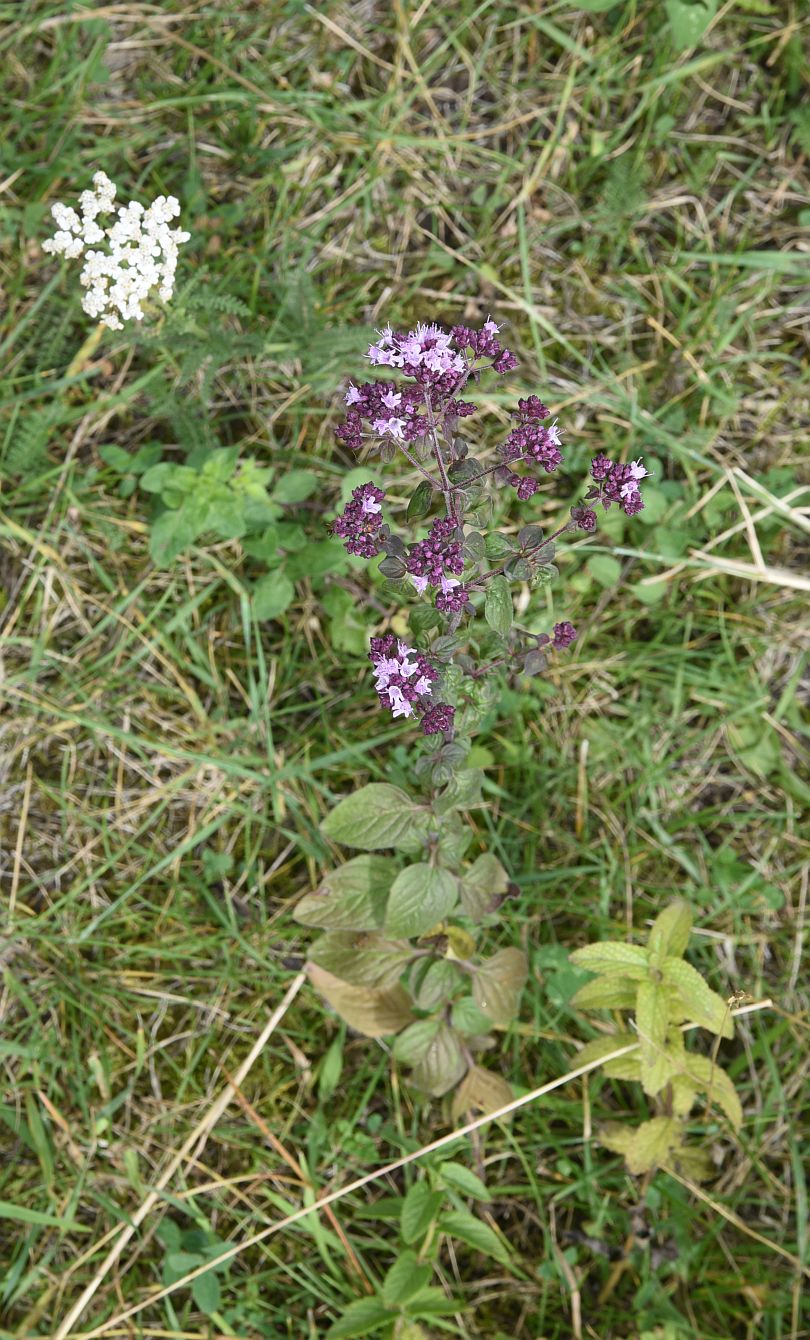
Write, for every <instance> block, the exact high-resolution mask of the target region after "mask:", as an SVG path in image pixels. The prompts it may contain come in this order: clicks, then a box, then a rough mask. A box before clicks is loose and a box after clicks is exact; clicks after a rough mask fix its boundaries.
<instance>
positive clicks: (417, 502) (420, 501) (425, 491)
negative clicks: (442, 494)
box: [405, 479, 435, 521]
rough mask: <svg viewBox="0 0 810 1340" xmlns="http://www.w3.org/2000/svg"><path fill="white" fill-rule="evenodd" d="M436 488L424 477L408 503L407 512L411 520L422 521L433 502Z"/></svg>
mask: <svg viewBox="0 0 810 1340" xmlns="http://www.w3.org/2000/svg"><path fill="white" fill-rule="evenodd" d="M434 492H435V489H434V488H433V485H432V484H431V483H430V482H429V480H427V479H423V480H422V482H421V483H420V484H417V486H416V488H415V489H414V491H413V493H412V494H411V497H410V501H409V503H408V510H407V512H406V513H405V515H406V517H407V518H408V520H409V521H421V519H422V517H423V516H427V514H428V512H429V511H430V508H431V506H432V503H433V494H434Z"/></svg>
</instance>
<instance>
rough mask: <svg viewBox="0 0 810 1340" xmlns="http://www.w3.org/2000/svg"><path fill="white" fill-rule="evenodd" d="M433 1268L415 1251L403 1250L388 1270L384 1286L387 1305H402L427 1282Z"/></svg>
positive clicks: (393, 1306)
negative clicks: (418, 1256)
mask: <svg viewBox="0 0 810 1340" xmlns="http://www.w3.org/2000/svg"><path fill="white" fill-rule="evenodd" d="M432 1273H433V1268H432V1266H431V1265H430V1263H429V1262H427V1261H420V1260H419V1259H418V1258H417V1256H416V1253H415V1252H411V1251H404V1252H401V1253H400V1255H399V1256H398V1258H397V1260H396V1261H395V1262H394V1264H393V1265H392V1267H391V1269H390V1270H389V1271H388V1274H387V1275H386V1277H385V1279H384V1280H383V1286H382V1300H383V1302H384V1303H385V1305H386V1307H391V1308H395V1307H401V1306H402V1304H403V1303H407V1302H408V1300H409V1299H410V1298H413V1296H414V1294H417V1293H419V1290H420V1289H423V1288H424V1286H425V1285H426V1284H427V1282H428V1280H429V1279H430V1277H431V1275H432Z"/></svg>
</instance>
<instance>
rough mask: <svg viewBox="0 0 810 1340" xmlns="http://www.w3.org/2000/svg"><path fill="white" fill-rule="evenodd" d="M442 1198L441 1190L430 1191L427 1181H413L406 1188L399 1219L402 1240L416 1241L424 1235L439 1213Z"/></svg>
mask: <svg viewBox="0 0 810 1340" xmlns="http://www.w3.org/2000/svg"><path fill="white" fill-rule="evenodd" d="M442 1200H443V1196H442V1193H441V1191H431V1189H430V1187H429V1186H428V1184H427V1182H414V1184H413V1186H412V1187H409V1188H408V1191H407V1194H406V1196H405V1199H404V1201H403V1202H402V1213H401V1215H400V1220H399V1231H400V1233H401V1234H402V1240H403V1242H407V1243H411V1242H416V1241H417V1239H418V1238H421V1237H423V1236H424V1234H425V1233H426V1232H427V1230H428V1229H429V1227H430V1225H431V1223H432V1222H433V1220H434V1219H435V1217H436V1215H437V1214H438V1213H439V1210H440V1208H441V1204H442Z"/></svg>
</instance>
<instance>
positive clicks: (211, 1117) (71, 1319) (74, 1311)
mask: <svg viewBox="0 0 810 1340" xmlns="http://www.w3.org/2000/svg"><path fill="white" fill-rule="evenodd" d="M305 981H306V976H305V974H304V973H303V972H299V974H298V976H297V977H295V978H293V980H292V982H291V983H290V985H289V987H288V989H287V991H286V993H285V995H284V999H283V1000H282V1002H281V1004H280V1005H278V1006H277V1008H276V1009H275V1010H274V1011H273V1013H272V1014H271V1015H270V1018H269V1019H268V1020H267V1023H266V1024H265V1026H264V1028H263V1029H262V1031H261V1033H260V1034H259V1036H258V1038H257V1039H256V1041H255V1043H254V1044H253V1046H252V1047H251V1049H250V1051H249V1052H248V1054H247V1056H246V1057H245V1059H244V1061H243V1062H242V1064H241V1065H240V1067H239V1069H238V1070H237V1072H236V1075H235V1076H234V1078H235V1080H236V1084H237V1085H241V1084H242V1083H243V1082H244V1080H245V1077H246V1076H247V1074H248V1072H249V1071H250V1069H251V1067H252V1066H253V1063H254V1062H255V1061H256V1059H257V1058H258V1057H259V1056H260V1055H261V1053H262V1051H263V1049H264V1047H265V1044H266V1043H267V1040H268V1038H269V1037H270V1035H271V1034H272V1033H273V1032H274V1031H275V1029H276V1028H277V1026H278V1024H279V1023H280V1022H281V1020H282V1019H283V1018H284V1015H285V1014H286V1013H287V1010H288V1009H289V1008H290V1006H291V1005H292V1003H293V1001H294V1000H295V997H296V996H297V995H298V992H299V991H300V990H301V987H302V986H303V985H304V982H305ZM234 1092H235V1089H234V1086H233V1085H232V1084H231V1083H230V1082H229V1083H228V1084H227V1085H226V1086H225V1088H224V1089H223V1090H222V1093H221V1094H220V1095H219V1097H218V1098H216V1099H215V1100H214V1102H213V1103H212V1104H211V1106H210V1108H209V1109H208V1111H207V1112H206V1114H205V1116H204V1117H202V1119H201V1120H200V1121H198V1122H197V1125H196V1126H195V1127H194V1130H193V1131H192V1132H191V1135H190V1136H189V1137H188V1139H187V1140H186V1141H185V1143H184V1144H183V1145H182V1147H181V1148H180V1149H179V1150H178V1152H177V1153H176V1154H175V1156H174V1158H173V1159H172V1160H171V1161H170V1162H169V1164H168V1165H167V1166H166V1168H165V1169H164V1171H163V1172H162V1173H161V1175H160V1177H159V1178H158V1180H157V1182H156V1183H155V1186H154V1188H153V1190H152V1191H150V1192H149V1195H148V1196H147V1197H146V1199H145V1200H144V1201H143V1202H142V1203H141V1205H140V1207H139V1208H138V1209H137V1210H136V1211H135V1213H134V1214H133V1216H132V1218H131V1220H130V1222H129V1223H128V1224H126V1225H124V1227H123V1228H122V1230H121V1234H120V1236H119V1237H118V1239H117V1240H116V1242H115V1243H114V1244H113V1246H112V1247H111V1249H110V1251H109V1252H108V1253H107V1255H106V1256H105V1258H104V1260H103V1262H102V1263H101V1265H100V1266H99V1268H98V1270H97V1271H96V1274H95V1275H94V1276H93V1278H92V1279H91V1281H90V1283H89V1284H88V1285H87V1288H86V1289H85V1290H84V1291H83V1293H82V1294H80V1296H79V1297H78V1298H77V1300H76V1302H75V1303H74V1305H73V1307H72V1308H71V1309H70V1311H69V1312H68V1314H67V1316H66V1317H65V1319H64V1321H63V1322H62V1323H61V1325H60V1326H59V1328H58V1330H56V1331H55V1332H54V1335H53V1340H65V1337H66V1336H69V1335H71V1334H72V1332H73V1325H74V1323H75V1322H76V1321H77V1320H78V1319H79V1317H80V1316H81V1315H82V1313H83V1312H84V1309H85V1308H86V1307H87V1304H88V1303H89V1302H90V1300H91V1298H92V1297H93V1295H94V1294H95V1292H96V1290H97V1289H98V1288H99V1286H100V1285H101V1283H102V1282H103V1280H104V1279H105V1278H106V1276H107V1275H108V1274H109V1272H110V1270H111V1269H112V1267H113V1266H114V1265H115V1263H116V1261H117V1260H118V1258H119V1256H120V1255H121V1253H122V1251H123V1250H124V1248H125V1247H126V1245H127V1243H128V1242H129V1240H130V1238H131V1237H132V1236H133V1235H134V1233H135V1230H136V1229H137V1228H138V1227H139V1226H140V1224H142V1223H143V1221H144V1219H145V1218H146V1216H147V1215H148V1214H149V1212H150V1210H152V1209H153V1207H154V1206H155V1205H156V1203H157V1201H158V1200H159V1199H160V1192H161V1191H162V1190H163V1188H164V1187H165V1186H166V1185H167V1184H168V1183H169V1182H170V1181H171V1179H172V1178H173V1177H174V1174H175V1173H176V1172H177V1169H178V1168H179V1167H180V1165H181V1163H182V1162H183V1160H184V1159H186V1158H187V1157H188V1155H189V1154H190V1153H191V1150H192V1149H193V1148H194V1146H195V1145H196V1144H197V1142H198V1141H199V1140H202V1141H203V1144H204V1143H205V1141H206V1140H207V1139H208V1136H209V1135H210V1134H211V1131H212V1130H213V1128H214V1126H215V1125H216V1123H217V1122H218V1121H219V1119H220V1117H221V1116H222V1114H223V1112H224V1111H225V1109H226V1107H227V1106H228V1104H229V1103H230V1101H231V1099H232V1098H233V1096H234ZM110 1324H111V1325H112V1324H113V1323H110ZM104 1329H105V1330H106V1329H107V1328H106V1327H105V1328H104Z"/></svg>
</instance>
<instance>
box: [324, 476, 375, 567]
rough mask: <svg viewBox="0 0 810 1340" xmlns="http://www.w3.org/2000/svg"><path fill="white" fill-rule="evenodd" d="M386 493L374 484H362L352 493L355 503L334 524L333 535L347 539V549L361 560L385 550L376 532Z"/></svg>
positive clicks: (348, 506)
mask: <svg viewBox="0 0 810 1340" xmlns="http://www.w3.org/2000/svg"><path fill="white" fill-rule="evenodd" d="M384 498H385V494H384V493H383V491H382V489H378V488H377V487H376V486H375V485H374V484H371V483H368V484H361V485H360V486H359V487H358V488H356V489H353V490H352V501H351V502H350V503H348V504H347V506H346V507H345V509H344V511H343V512H342V513H341V515H340V516H338V517H336V518H335V520H334V521H333V522H332V534H333V535H340V536H341V537H342V538H343V539H344V540H345V546H344V547H345V549H346V550H347V551H348V553H350V554H359V555H360V556H361V558H373V557H374V555H375V554H379V552H380V550H381V549H382V545H381V544H380V541H379V537H378V535H377V532H378V531H379V529H380V526H381V525H382V506H381V504H382V502H383V500H384Z"/></svg>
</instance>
